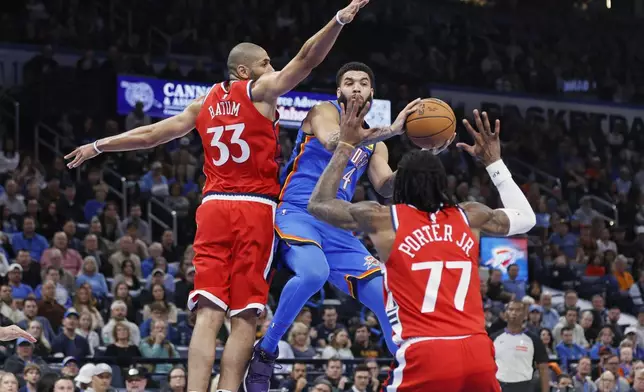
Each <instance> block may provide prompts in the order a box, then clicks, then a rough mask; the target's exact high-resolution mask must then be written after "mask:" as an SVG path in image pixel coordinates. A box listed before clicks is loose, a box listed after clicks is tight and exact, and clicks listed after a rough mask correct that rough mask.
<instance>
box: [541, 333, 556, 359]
mask: <svg viewBox="0 0 644 392" xmlns="http://www.w3.org/2000/svg"><path fill="white" fill-rule="evenodd" d="M539 338H540V339H541V343H543V345H544V346H545V347H546V353H547V354H548V356H556V354H557V353H556V351H555V340H554V339H553V337H552V332H551V331H550V330H549V329H548V328H541V330H540V331H539Z"/></svg>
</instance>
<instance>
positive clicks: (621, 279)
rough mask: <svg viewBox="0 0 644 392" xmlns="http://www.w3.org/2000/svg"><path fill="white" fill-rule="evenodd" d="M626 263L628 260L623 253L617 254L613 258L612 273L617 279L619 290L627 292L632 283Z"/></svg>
mask: <svg viewBox="0 0 644 392" xmlns="http://www.w3.org/2000/svg"><path fill="white" fill-rule="evenodd" d="M627 263H628V261H627V260H626V257H624V255H619V256H617V259H615V264H614V270H613V275H614V276H615V279H617V284H618V285H619V290H620V291H622V292H628V290H629V289H630V288H631V286H632V285H633V283H634V281H633V276H632V275H631V273H630V272H628V271H627V270H626V266H627Z"/></svg>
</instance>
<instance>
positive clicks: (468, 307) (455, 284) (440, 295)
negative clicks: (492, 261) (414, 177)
mask: <svg viewBox="0 0 644 392" xmlns="http://www.w3.org/2000/svg"><path fill="white" fill-rule="evenodd" d="M391 214H392V220H393V224H394V229H395V230H396V238H395V240H394V245H393V247H392V250H391V254H390V255H389V259H388V260H387V263H386V265H385V266H384V268H383V269H382V271H383V274H384V277H385V296H386V307H387V315H388V316H389V321H390V322H391V324H392V329H393V334H394V336H393V339H394V342H396V343H398V344H401V343H402V342H403V341H405V340H407V339H410V338H416V337H459V336H467V335H475V334H484V333H486V332H485V316H484V314H483V304H482V299H481V292H480V281H479V272H478V261H479V244H478V240H477V239H476V237H475V236H474V235H473V234H472V231H471V230H470V227H469V224H468V222H467V217H466V216H465V213H464V212H463V210H462V209H460V208H459V207H447V208H443V209H441V210H440V212H438V213H435V214H431V213H427V212H423V211H420V210H418V209H416V208H415V207H412V206H409V205H404V204H397V205H394V206H392V207H391Z"/></svg>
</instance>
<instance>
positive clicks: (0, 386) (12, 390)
mask: <svg viewBox="0 0 644 392" xmlns="http://www.w3.org/2000/svg"><path fill="white" fill-rule="evenodd" d="M0 391H2V392H18V379H17V378H16V376H15V375H14V374H13V373H4V374H3V375H2V376H0Z"/></svg>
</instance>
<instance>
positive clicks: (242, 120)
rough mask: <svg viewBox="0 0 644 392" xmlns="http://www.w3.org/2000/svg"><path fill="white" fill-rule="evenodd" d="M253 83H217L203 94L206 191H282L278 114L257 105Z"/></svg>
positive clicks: (199, 126)
mask: <svg viewBox="0 0 644 392" xmlns="http://www.w3.org/2000/svg"><path fill="white" fill-rule="evenodd" d="M251 85H252V81H249V80H245V81H230V82H223V83H217V84H215V85H214V86H212V87H211V89H210V90H209V91H208V93H207V94H206V96H205V97H204V100H203V104H202V107H201V112H200V113H199V115H198V116H197V121H196V127H197V131H199V135H200V136H201V140H202V142H203V148H204V155H205V161H204V167H203V172H204V174H205V175H206V184H205V185H204V189H203V193H204V195H206V194H208V193H229V194H253V195H255V196H267V197H270V198H277V196H278V194H279V191H280V184H279V159H280V156H281V150H280V146H279V126H278V118H279V117H278V116H279V115H278V114H277V112H276V114H275V118H276V120H275V122H273V121H271V120H269V119H268V118H266V117H264V116H263V115H262V114H261V113H260V112H259V111H258V110H257V108H255V105H253V101H252V99H251Z"/></svg>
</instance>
